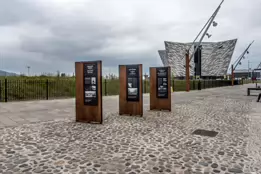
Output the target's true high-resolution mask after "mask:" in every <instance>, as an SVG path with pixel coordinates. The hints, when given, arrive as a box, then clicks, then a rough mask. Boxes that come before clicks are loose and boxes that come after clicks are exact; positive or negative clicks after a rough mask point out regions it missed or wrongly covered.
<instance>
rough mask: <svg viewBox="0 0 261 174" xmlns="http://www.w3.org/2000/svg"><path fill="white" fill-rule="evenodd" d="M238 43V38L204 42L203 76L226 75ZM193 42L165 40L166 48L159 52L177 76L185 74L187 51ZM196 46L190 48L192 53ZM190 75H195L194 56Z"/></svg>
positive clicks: (163, 60) (202, 57)
mask: <svg viewBox="0 0 261 174" xmlns="http://www.w3.org/2000/svg"><path fill="white" fill-rule="evenodd" d="M236 43H237V39H233V40H227V41H222V42H202V43H201V46H202V55H201V61H202V70H201V76H224V75H226V74H227V71H228V68H229V64H230V61H231V58H232V55H233V52H234V49H235V46H236ZM191 45H192V43H178V42H169V41H165V50H159V51H158V53H159V55H160V58H161V60H162V63H163V65H164V66H170V67H171V71H172V74H174V76H175V77H184V76H185V67H184V66H185V51H186V49H188V48H189V47H190V46H191ZM193 51H194V47H192V48H191V49H190V55H191V54H192V53H193ZM190 65H191V67H190V75H191V76H194V66H195V64H194V58H192V59H191V61H190Z"/></svg>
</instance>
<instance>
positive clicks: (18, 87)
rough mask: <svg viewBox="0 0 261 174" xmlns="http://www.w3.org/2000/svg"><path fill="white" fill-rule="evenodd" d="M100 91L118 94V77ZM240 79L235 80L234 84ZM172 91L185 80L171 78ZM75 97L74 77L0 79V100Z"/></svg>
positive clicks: (196, 85) (210, 83) (194, 84)
mask: <svg viewBox="0 0 261 174" xmlns="http://www.w3.org/2000/svg"><path fill="white" fill-rule="evenodd" d="M102 84H103V85H102V92H103V95H104V96H107V95H118V94H119V89H120V84H119V80H118V79H112V80H106V79H105V80H103V83H102ZM239 84H242V81H235V85H239ZM230 85H231V81H230V80H202V81H199V80H191V81H190V88H191V90H201V89H207V88H216V87H222V86H230ZM171 86H172V88H173V90H174V91H185V90H186V81H184V80H174V79H172V80H171ZM149 92H150V82H149V80H143V93H149ZM72 97H75V79H73V78H71V79H55V80H54V79H40V80H35V79H30V80H17V79H2V80H1V79H0V102H8V101H23V100H49V99H59V98H72Z"/></svg>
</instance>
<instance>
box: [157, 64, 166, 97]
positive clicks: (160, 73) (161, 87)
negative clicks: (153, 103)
mask: <svg viewBox="0 0 261 174" xmlns="http://www.w3.org/2000/svg"><path fill="white" fill-rule="evenodd" d="M156 73H157V74H156V80H157V81H156V85H157V90H156V91H157V98H168V92H169V89H168V67H161V68H156Z"/></svg>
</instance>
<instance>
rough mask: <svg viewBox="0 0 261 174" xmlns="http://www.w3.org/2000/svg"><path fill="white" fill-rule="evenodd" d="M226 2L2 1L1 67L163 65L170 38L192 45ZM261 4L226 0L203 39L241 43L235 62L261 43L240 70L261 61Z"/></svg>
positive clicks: (111, 69) (107, 68) (113, 68)
mask: <svg viewBox="0 0 261 174" xmlns="http://www.w3.org/2000/svg"><path fill="white" fill-rule="evenodd" d="M220 2H221V0H1V1H0V69H4V70H8V71H12V72H18V73H20V72H22V73H26V72H27V68H26V66H27V65H29V66H31V70H30V71H31V73H34V74H35V73H41V72H53V73H55V72H56V71H57V70H59V71H61V72H66V73H72V72H74V62H75V61H83V60H86V61H88V60H102V61H103V66H104V69H103V72H104V73H105V74H106V73H109V72H111V73H117V74H118V65H119V64H135V63H142V64H143V66H144V71H145V72H148V67H150V66H161V65H162V64H161V60H160V58H159V55H158V52H157V50H159V49H164V40H167V41H177V42H191V41H192V40H194V38H195V36H196V35H197V34H198V32H199V31H200V29H201V28H202V26H203V25H204V24H205V22H206V21H207V20H208V18H209V17H210V15H211V14H212V13H213V11H214V10H215V9H216V7H217V6H218V4H219V3H220ZM260 16H261V1H260V0H225V2H224V3H223V5H222V8H221V9H220V11H219V13H218V15H217V17H216V21H217V22H218V24H219V25H218V27H215V28H210V30H209V33H211V34H212V35H213V36H212V37H211V38H210V39H207V38H205V39H204V41H222V40H227V39H234V38H238V42H237V46H236V49H235V52H234V55H233V60H235V59H236V58H237V57H238V56H239V55H240V54H241V53H242V52H243V51H244V49H245V48H246V47H247V46H248V44H249V43H250V42H251V41H252V40H255V43H254V44H253V46H252V47H251V49H250V54H249V55H248V56H247V60H244V61H243V62H242V65H241V66H240V67H239V68H247V66H248V60H250V62H251V63H250V66H251V65H252V67H253V68H254V67H255V66H257V64H258V63H259V62H260V61H261V57H260V55H261V49H260V48H261V18H260Z"/></svg>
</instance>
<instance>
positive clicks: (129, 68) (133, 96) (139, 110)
mask: <svg viewBox="0 0 261 174" xmlns="http://www.w3.org/2000/svg"><path fill="white" fill-rule="evenodd" d="M119 78H120V95H119V115H140V116H142V115H143V95H142V89H143V88H142V65H141V64H139V65H119Z"/></svg>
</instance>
